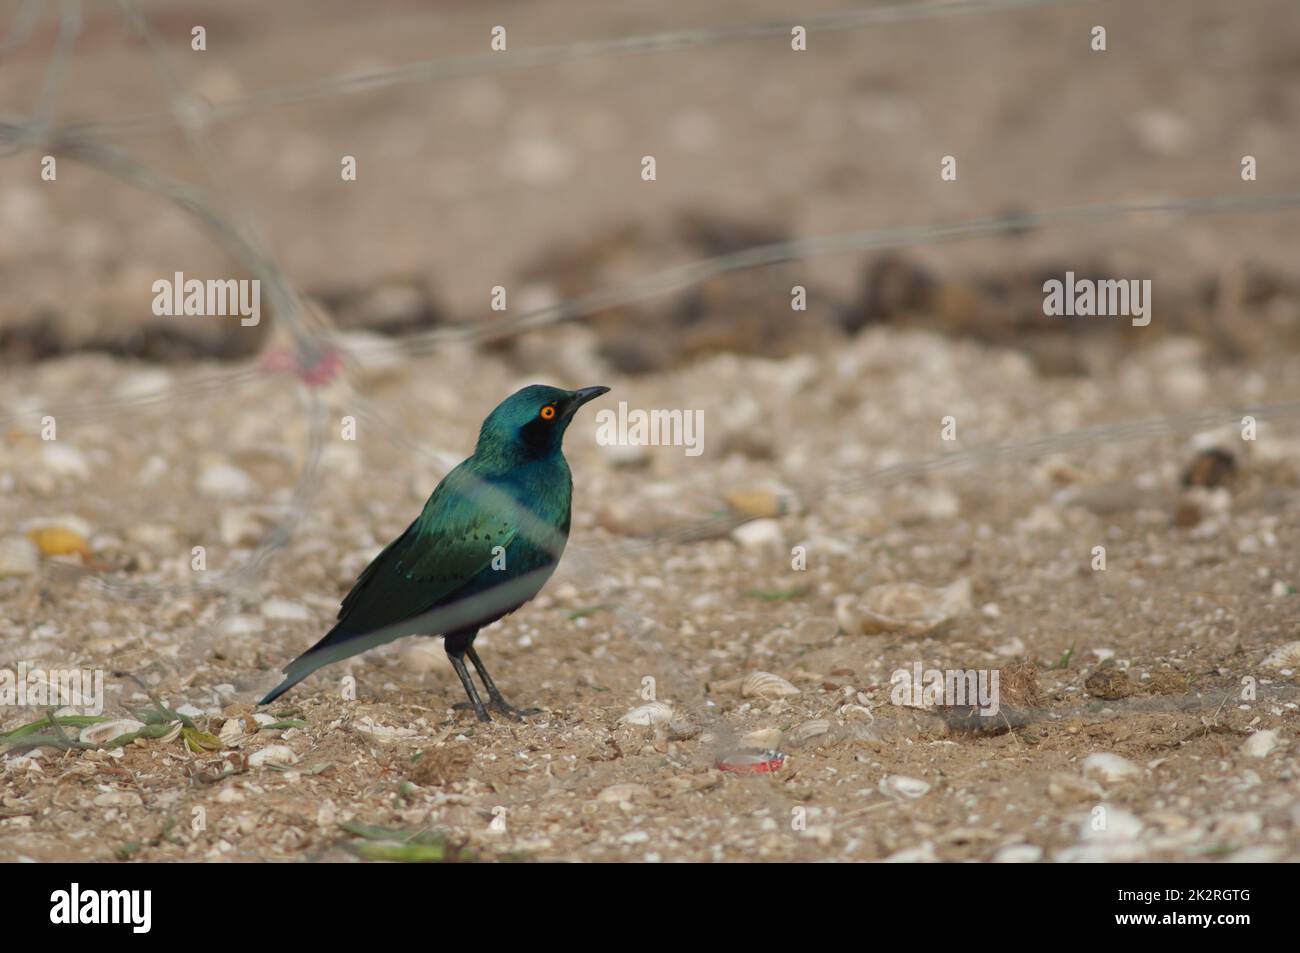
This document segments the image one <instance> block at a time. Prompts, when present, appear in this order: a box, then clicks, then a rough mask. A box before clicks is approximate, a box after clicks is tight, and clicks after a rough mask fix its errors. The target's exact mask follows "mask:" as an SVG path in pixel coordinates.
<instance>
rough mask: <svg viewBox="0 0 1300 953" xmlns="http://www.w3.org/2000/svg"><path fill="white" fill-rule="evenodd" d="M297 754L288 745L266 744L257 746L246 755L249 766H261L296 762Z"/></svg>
mask: <svg viewBox="0 0 1300 953" xmlns="http://www.w3.org/2000/svg"><path fill="white" fill-rule="evenodd" d="M297 761H298V756H297V755H296V754H294V753H293V749H292V748H290V747H289V746H288V745H267V746H266V747H265V748H258V749H257V750H256V751H254V752H253V753H252V754H250V755H249V756H248V766H249V767H250V768H261V767H264V766H266V765H286V764H296V763H297Z"/></svg>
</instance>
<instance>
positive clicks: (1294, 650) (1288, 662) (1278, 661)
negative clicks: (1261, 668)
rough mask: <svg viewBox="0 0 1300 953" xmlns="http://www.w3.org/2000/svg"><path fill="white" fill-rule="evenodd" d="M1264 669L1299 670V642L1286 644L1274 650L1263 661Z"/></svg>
mask: <svg viewBox="0 0 1300 953" xmlns="http://www.w3.org/2000/svg"><path fill="white" fill-rule="evenodd" d="M1264 665H1265V667H1266V668H1290V669H1296V668H1300V642H1288V643H1287V644H1286V645H1282V646H1279V647H1277V648H1276V649H1274V650H1273V651H1272V652H1270V653H1269V655H1268V658H1266V659H1264Z"/></svg>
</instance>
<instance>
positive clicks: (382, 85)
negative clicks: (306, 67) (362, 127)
mask: <svg viewBox="0 0 1300 953" xmlns="http://www.w3.org/2000/svg"><path fill="white" fill-rule="evenodd" d="M1083 2H1086V0H939V2H931V3H907V4H897V5H894V6H887V7H865V8H861V9H856V10H845V11H841V12H837V13H825V14H817V15H814V16H809V17H803V18H801V19H794V20H767V21H763V22H758V23H739V24H724V25H721V26H713V27H699V28H696V29H691V30H669V31H663V32H659V33H650V34H646V35H643V36H630V37H618V38H615V39H610V40H584V41H579V42H575V43H565V44H560V45H556V46H546V47H532V48H524V49H516V50H509V51H502V52H489V53H482V54H477V55H470V56H435V57H430V58H429V59H425V60H417V61H415V62H412V63H406V64H404V65H402V66H397V67H393V68H391V69H385V70H373V71H370V72H366V73H359V74H355V75H349V76H335V77H330V78H326V79H321V80H309V81H305V82H301V83H294V84H290V85H287V86H281V87H278V88H274V89H268V90H263V91H262V92H259V93H254V94H253V95H251V96H247V97H244V98H242V99H235V100H230V101H227V102H222V103H209V104H206V105H205V107H204V108H203V115H204V117H205V119H206V120H209V121H213V122H219V121H222V120H226V119H231V118H235V117H238V116H243V115H246V114H248V113H251V112H255V111H257V110H261V109H268V108H271V107H275V106H284V105H289V104H294V103H304V102H311V101H313V100H319V99H326V98H330V97H334V96H342V95H352V94H356V93H364V92H373V91H375V90H380V89H387V88H389V87H392V86H397V85H402V84H408V83H426V82H431V81H433V80H438V79H452V78H461V77H466V76H477V75H481V74H484V73H499V72H508V71H514V70H521V69H529V68H532V67H538V66H556V65H559V64H561V63H568V62H571V61H573V60H582V59H594V58H597V57H604V56H633V55H645V54H653V53H670V52H678V51H683V50H690V49H696V48H698V47H703V46H711V45H714V44H718V43H725V42H738V41H742V40H755V39H763V38H766V37H772V36H782V35H784V36H789V35H790V31H791V30H792V29H793V28H794V27H796V26H802V27H804V28H805V29H806V30H807V31H808V32H809V33H813V32H815V31H818V30H849V29H855V28H859V27H865V26H879V25H884V24H890V23H904V22H908V21H915V20H932V19H939V18H943V17H949V16H960V15H965V14H977V13H996V12H1005V11H1014V10H1027V9H1033V8H1039V7H1055V6H1062V5H1065V4H1079V3H1083ZM169 122H170V116H169V114H167V113H158V112H151V113H143V114H139V115H135V116H123V117H119V118H116V119H107V120H99V121H94V122H84V123H78V124H77V125H76V127H75V128H76V129H78V130H79V131H81V132H84V133H88V134H91V135H98V136H112V135H124V134H128V133H139V132H146V131H156V130H159V129H165V128H167V126H168V124H169Z"/></svg>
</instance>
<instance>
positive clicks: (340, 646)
mask: <svg viewBox="0 0 1300 953" xmlns="http://www.w3.org/2000/svg"><path fill="white" fill-rule="evenodd" d="M416 631H418V628H412V629H410V630H409V631H404V630H402V629H401V628H400V627H399V626H387V627H384V628H380V629H376V630H374V631H373V632H361V633H359V632H356V631H355V630H353V629H351V628H349V627H348V626H347V624H346V623H343V622H340V623H339V624H338V625H336V626H334V628H332V629H330V630H329V631H328V632H327V633H325V636H324V637H323V638H322V639H321V640H320V641H319V642H317V643H316V644H315V645H313V646H312V647H311V648H309V649H308V650H307V651H306V652H303V653H302V654H301V655H299V656H298V657H297V658H296V659H294V660H293V661H292V662H290V663H289V664H288V665H286V666H285V667H284V675H285V678H284V681H282V682H281V683H280V684H279V685H277V686H275V688H273V689H271V691H270V692H268V693H267V695H266V697H265V698H263V699H262V700H261V701H260V702H258V704H259V705H266V704H268V703H270V702H273V701H275V700H276V699H277V698H279V697H280V696H281V695H283V694H284V693H285V692H287V691H288V690H289V689H291V688H293V686H295V685H297V684H298V683H299V682H301V681H302V680H303V679H304V678H306V677H307V676H308V675H310V674H311V673H312V672H314V671H316V669H318V668H324V667H325V666H326V665H331V664H333V663H334V662H338V661H341V660H342V659H345V658H351V657H352V656H353V655H360V654H361V653H362V652H364V651H366V650H367V649H372V648H374V647H375V646H376V645H383V644H384V643H385V642H391V641H393V640H394V639H396V638H400V637H401V636H403V635H409V634H411V633H414V632H416Z"/></svg>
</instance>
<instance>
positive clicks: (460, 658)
mask: <svg viewBox="0 0 1300 953" xmlns="http://www.w3.org/2000/svg"><path fill="white" fill-rule="evenodd" d="M447 658H449V659H451V667H452V668H454V669H455V670H456V674H457V675H459V676H460V683H461V684H462V685H464V686H465V694H466V695H468V696H469V703H470V705H471V707H473V709H474V715H475V717H477V718H478V720H479V721H491V720H492V719H491V718H490V717H488V713H487V709H486V708H484V707H483V700H482V699H481V698H479V697H478V689H476V688H475V687H474V680H473V679H472V678H470V677H469V669H467V668H465V653H464V651H463V650H462V651H459V652H453V651H452V650H451V649H448V650H447ZM474 667H475V668H478V663H477V662H475V663H474ZM480 671H481V670H480Z"/></svg>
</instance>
